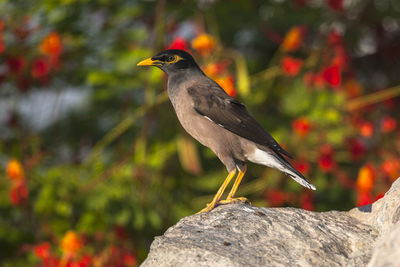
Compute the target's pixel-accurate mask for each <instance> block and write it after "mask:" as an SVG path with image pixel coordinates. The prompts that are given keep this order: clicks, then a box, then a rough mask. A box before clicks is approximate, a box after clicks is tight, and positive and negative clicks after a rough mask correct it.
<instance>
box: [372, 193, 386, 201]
mask: <svg viewBox="0 0 400 267" xmlns="http://www.w3.org/2000/svg"><path fill="white" fill-rule="evenodd" d="M384 196H385V193H379V194H377V195H376V196H375V199H374V202H375V201H377V200H378V199H381V198H383V197H384Z"/></svg>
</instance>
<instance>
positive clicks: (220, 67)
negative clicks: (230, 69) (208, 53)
mask: <svg viewBox="0 0 400 267" xmlns="http://www.w3.org/2000/svg"><path fill="white" fill-rule="evenodd" d="M229 64H230V63H229V62H215V63H210V64H208V65H207V66H206V67H205V68H204V73H205V74H207V75H208V76H214V77H215V76H216V75H220V74H222V73H223V72H224V71H225V70H226V68H227V66H228V65H229Z"/></svg>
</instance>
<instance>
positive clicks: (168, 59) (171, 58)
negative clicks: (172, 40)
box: [165, 56, 175, 62]
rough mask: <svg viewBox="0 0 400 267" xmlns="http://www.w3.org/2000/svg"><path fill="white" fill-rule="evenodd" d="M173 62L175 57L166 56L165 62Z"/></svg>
mask: <svg viewBox="0 0 400 267" xmlns="http://www.w3.org/2000/svg"><path fill="white" fill-rule="evenodd" d="M174 60H175V56H167V58H166V60H165V61H167V62H172V61H174Z"/></svg>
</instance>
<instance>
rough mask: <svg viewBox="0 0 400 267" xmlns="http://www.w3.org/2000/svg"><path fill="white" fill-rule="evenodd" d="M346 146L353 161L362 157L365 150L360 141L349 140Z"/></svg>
mask: <svg viewBox="0 0 400 267" xmlns="http://www.w3.org/2000/svg"><path fill="white" fill-rule="evenodd" d="M348 145H349V150H350V153H351V157H352V159H353V160H355V161H357V160H359V159H360V158H361V157H362V156H363V155H364V153H365V150H366V149H365V146H364V144H363V143H362V142H361V140H358V139H351V140H349V141H348Z"/></svg>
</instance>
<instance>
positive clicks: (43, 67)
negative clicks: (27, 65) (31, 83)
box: [31, 58, 50, 78]
mask: <svg viewBox="0 0 400 267" xmlns="http://www.w3.org/2000/svg"><path fill="white" fill-rule="evenodd" d="M49 73H50V66H49V62H48V60H46V59H45V58H37V59H36V60H35V61H34V62H33V66H32V73H31V74H32V77H34V78H45V77H47V75H48V74H49Z"/></svg>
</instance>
